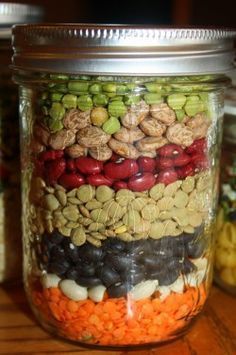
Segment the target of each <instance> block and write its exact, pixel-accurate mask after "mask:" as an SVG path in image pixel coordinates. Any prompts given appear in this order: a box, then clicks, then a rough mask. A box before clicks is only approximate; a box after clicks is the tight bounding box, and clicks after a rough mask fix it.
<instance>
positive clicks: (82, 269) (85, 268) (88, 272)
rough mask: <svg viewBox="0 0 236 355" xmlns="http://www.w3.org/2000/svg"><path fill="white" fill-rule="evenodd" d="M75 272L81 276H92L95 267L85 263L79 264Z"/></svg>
mask: <svg viewBox="0 0 236 355" xmlns="http://www.w3.org/2000/svg"><path fill="white" fill-rule="evenodd" d="M77 270H78V272H79V274H80V275H81V276H86V277H88V276H94V275H95V266H94V264H86V263H81V265H79V266H78V267H77Z"/></svg>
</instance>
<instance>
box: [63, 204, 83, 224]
mask: <svg viewBox="0 0 236 355" xmlns="http://www.w3.org/2000/svg"><path fill="white" fill-rule="evenodd" d="M62 214H63V216H64V217H65V218H67V219H68V221H72V222H76V221H77V219H78V218H79V215H80V213H79V210H78V208H77V206H75V205H70V206H66V207H64V208H63V210H62Z"/></svg>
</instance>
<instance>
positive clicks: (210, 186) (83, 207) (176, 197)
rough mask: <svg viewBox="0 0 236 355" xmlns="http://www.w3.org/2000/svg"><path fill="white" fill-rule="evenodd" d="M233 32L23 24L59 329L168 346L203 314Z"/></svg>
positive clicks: (41, 246) (98, 342)
mask: <svg viewBox="0 0 236 355" xmlns="http://www.w3.org/2000/svg"><path fill="white" fill-rule="evenodd" d="M234 36H235V33H234V32H231V31H220V30H202V29H198V30H197V29H196V30H194V29H183V30H182V29H179V30H176V29H175V30H174V29H173V30H172V29H158V28H150V29H147V28H141V27H132V26H131V27H130V26H124V27H121V26H117V27H114V26H113V27H112V26H104V27H99V26H96V25H82V24H78V25H49V26H17V27H15V29H14V31H13V38H14V39H13V46H14V50H15V53H14V56H13V65H14V69H15V72H14V78H15V81H16V82H18V83H19V84H20V112H21V124H22V127H21V141H22V164H23V168H22V171H23V181H22V187H23V201H24V203H23V225H24V248H25V249H24V251H25V287H26V291H27V294H28V298H29V301H30V304H31V307H32V309H33V311H34V313H35V315H36V317H37V319H39V321H40V323H41V324H42V325H43V326H44V327H45V328H46V329H48V330H49V331H51V332H53V333H55V334H57V335H60V336H62V337H64V338H67V339H70V340H74V341H77V342H79V343H80V344H92V345H95V346H110V347H111V346H112V347H119V346H120V347H122V346H136V345H147V344H158V343H161V342H164V341H168V340H171V339H174V338H176V337H177V336H179V335H181V334H184V332H185V330H186V329H187V328H188V327H189V326H190V324H191V323H192V320H193V319H194V318H195V317H196V315H197V314H198V313H199V312H200V311H201V309H202V307H203V305H204V303H205V301H206V298H207V295H208V293H209V288H210V284H211V279H212V264H213V262H212V254H213V238H212V226H213V221H214V218H215V210H216V202H217V182H218V170H219V168H218V162H219V148H220V140H221V124H222V115H223V94H224V87H225V86H226V84H227V82H228V79H227V78H226V77H225V76H224V72H225V71H226V70H228V69H230V68H231V61H232V56H233V46H232V39H233V37H234ZM219 48H220V49H219ZM222 48H223V50H222ZM199 53H200V54H199ZM222 53H224V54H222Z"/></svg>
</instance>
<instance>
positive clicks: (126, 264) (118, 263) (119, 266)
mask: <svg viewBox="0 0 236 355" xmlns="http://www.w3.org/2000/svg"><path fill="white" fill-rule="evenodd" d="M104 263H105V264H106V265H108V266H109V267H110V268H114V269H115V270H117V271H124V270H127V271H128V270H129V268H131V267H132V264H133V263H134V260H133V259H132V258H131V256H129V255H128V254H124V253H122V254H121V253H120V254H118V255H117V254H115V255H114V254H113V255H112V254H109V255H107V256H106V257H105V259H104Z"/></svg>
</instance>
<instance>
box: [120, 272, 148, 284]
mask: <svg viewBox="0 0 236 355" xmlns="http://www.w3.org/2000/svg"><path fill="white" fill-rule="evenodd" d="M121 279H122V281H123V282H125V283H127V284H130V285H132V286H135V285H137V284H138V283H139V282H141V281H143V280H144V279H145V276H144V273H143V272H135V273H123V274H122V275H121Z"/></svg>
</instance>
